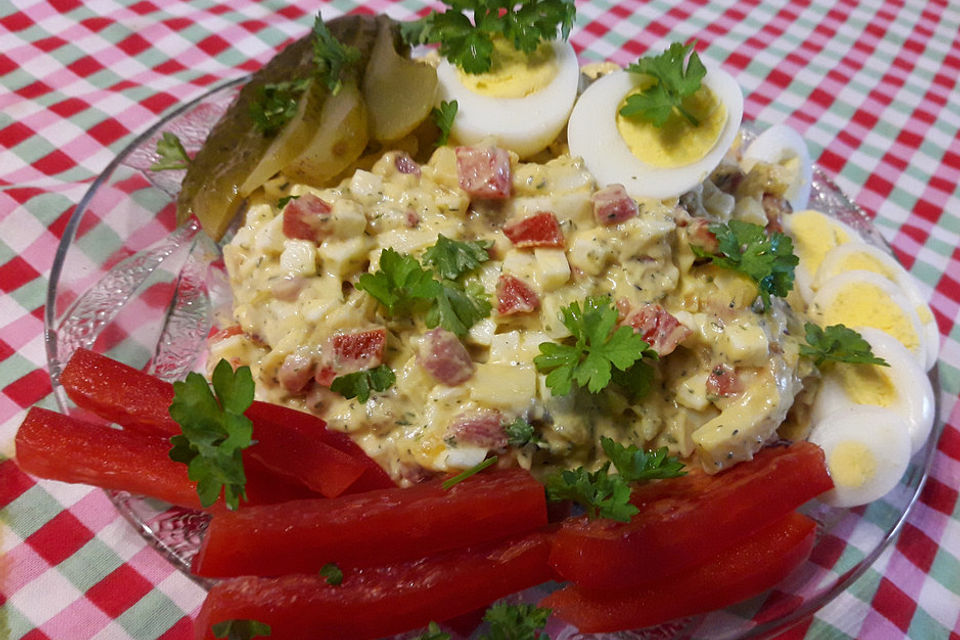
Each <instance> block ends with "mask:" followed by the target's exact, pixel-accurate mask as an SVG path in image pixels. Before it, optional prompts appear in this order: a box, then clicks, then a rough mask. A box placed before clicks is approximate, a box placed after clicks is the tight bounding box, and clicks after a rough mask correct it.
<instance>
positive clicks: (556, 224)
mask: <svg viewBox="0 0 960 640" xmlns="http://www.w3.org/2000/svg"><path fill="white" fill-rule="evenodd" d="M503 233H504V234H506V236H507V237H508V238H510V242H512V243H513V245H514V246H516V247H556V248H563V231H561V229H560V221H559V220H557V216H555V215H553V214H552V213H550V212H549V211H540V212H538V213H536V214H534V215H532V216H530V217H528V218H524V219H523V220H520V221H519V222H514V223H513V224H509V225H507V226H505V227H504V228H503Z"/></svg>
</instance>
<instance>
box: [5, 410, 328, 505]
mask: <svg viewBox="0 0 960 640" xmlns="http://www.w3.org/2000/svg"><path fill="white" fill-rule="evenodd" d="M16 447H17V458H16V459H17V464H19V465H20V468H21V469H23V470H24V471H25V472H27V473H29V474H31V475H35V476H39V477H41V478H48V479H51V480H60V481H62V482H75V483H82V484H90V485H94V486H97V487H100V488H103V489H112V490H115V491H128V492H130V493H133V494H136V495H143V496H149V497H151V498H156V499H158V500H163V501H164V502H169V503H170V504H174V505H178V506H181V507H188V508H191V509H200V508H202V507H201V505H200V498H199V497H198V495H197V484H196V483H195V482H192V481H191V480H190V479H189V478H188V477H187V466H186V465H185V464H183V463H180V462H174V461H173V460H171V459H170V456H169V455H168V452H169V451H170V442H169V441H168V440H166V439H164V438H158V437H156V436H150V435H146V434H142V433H133V432H129V431H121V430H119V429H113V428H111V427H107V426H103V425H96V424H90V423H87V422H82V421H80V420H77V419H75V418H71V417H69V416H65V415H63V414H60V413H56V412H54V411H49V410H47V409H42V408H40V407H33V408H31V409H30V410H29V411H28V412H27V417H26V418H25V419H24V421H23V424H22V425H21V426H20V429H19V430H18V431H17V435H16ZM245 462H246V461H245ZM244 467H245V473H246V476H247V484H246V489H247V501H246V502H242V503H241V505H242V506H241V508H244V507H246V505H247V504H271V503H276V502H285V501H288V500H295V499H303V498H307V497H310V496H316V494H314V493H312V492H310V491H308V490H306V489H305V488H304V487H302V486H301V485H295V484H291V483H289V482H287V481H285V480H283V479H278V478H276V477H275V476H273V475H272V474H271V473H270V472H268V471H266V470H265V469H263V468H262V467H260V466H259V465H256V464H245V465H244ZM218 504H219V503H218Z"/></svg>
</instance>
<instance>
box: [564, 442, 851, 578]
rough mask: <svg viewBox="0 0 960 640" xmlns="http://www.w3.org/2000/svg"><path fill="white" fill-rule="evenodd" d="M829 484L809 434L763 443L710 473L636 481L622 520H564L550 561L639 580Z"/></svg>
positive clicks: (703, 553) (731, 539)
mask: <svg viewBox="0 0 960 640" xmlns="http://www.w3.org/2000/svg"><path fill="white" fill-rule="evenodd" d="M832 487H833V481H832V480H831V479H830V476H829V474H828V473H827V469H826V465H825V464H824V459H823V451H822V450H821V449H820V447H818V446H817V445H815V444H812V443H810V442H799V443H796V444H794V445H792V446H790V447H767V448H765V449H763V450H761V451H760V452H759V453H757V455H756V456H755V457H754V459H753V460H751V461H749V462H741V463H740V464H738V465H737V466H735V467H733V468H732V469H730V470H728V471H724V472H722V473H720V474H717V475H715V476H709V475H706V474H704V473H700V472H693V473H690V474H689V475H686V476H683V477H681V478H674V479H670V480H664V481H660V482H653V483H649V484H646V485H642V486H640V487H637V488H635V489H634V490H633V495H632V497H631V499H630V501H631V502H632V503H633V504H634V505H636V506H637V508H639V509H640V512H639V513H638V514H636V515H635V516H634V517H633V518H632V520H631V521H630V522H629V523H620V522H614V521H613V520H603V519H598V520H588V519H587V518H586V517H582V518H576V519H571V520H567V521H566V522H564V523H563V526H562V527H561V529H560V531H558V532H557V535H556V536H555V537H554V546H553V550H552V552H551V553H550V561H551V563H552V564H553V566H554V568H555V569H556V570H557V572H558V573H559V574H560V575H561V576H563V577H564V578H565V579H567V580H570V581H571V582H574V583H576V584H578V585H581V586H583V587H586V588H591V589H621V588H629V587H634V586H639V585H642V584H644V583H645V582H649V581H650V580H651V579H658V578H660V577H662V576H665V575H668V574H669V573H671V572H675V571H678V570H681V569H683V568H684V567H688V566H691V565H694V564H696V563H698V562H701V561H703V560H705V559H707V558H709V557H711V556H713V555H714V554H716V553H717V552H718V551H720V550H722V549H724V548H726V547H729V546H730V545H732V544H734V543H736V542H737V541H739V540H741V539H743V538H744V537H745V536H747V535H749V534H751V533H753V532H754V531H756V530H757V529H759V528H760V527H762V526H763V525H765V524H769V523H770V522H773V521H774V520H776V519H778V518H781V517H783V516H784V515H786V514H787V513H789V512H791V511H793V510H794V509H796V508H797V507H799V506H800V505H801V504H803V503H804V502H806V501H808V500H810V499H812V498H814V497H816V496H818V495H819V494H821V493H823V492H824V491H827V490H829V489H831V488H832Z"/></svg>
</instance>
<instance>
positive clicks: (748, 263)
mask: <svg viewBox="0 0 960 640" xmlns="http://www.w3.org/2000/svg"><path fill="white" fill-rule="evenodd" d="M709 229H710V232H711V233H712V234H713V235H715V236H716V237H717V251H718V253H709V252H707V251H705V250H704V249H703V248H701V247H698V246H696V245H690V248H691V249H693V252H694V254H696V255H697V256H699V257H701V258H709V259H710V260H711V261H712V262H713V264H715V265H717V266H719V267H723V268H725V269H732V270H734V271H739V272H741V273H743V274H746V275H747V276H749V277H750V279H752V280H753V281H754V282H755V283H756V284H757V288H758V289H759V292H760V298H761V299H762V301H763V308H764V310H766V309H768V308H769V307H770V296H771V295H774V296H777V297H780V298H785V297H786V296H787V295H788V294H789V293H790V291H791V289H793V277H794V273H793V272H794V268H795V267H796V266H797V264H798V263H799V262H800V259H799V258H797V256H796V255H794V253H793V241H792V240H790V236H788V235H786V234H784V233H780V232H774V233H772V234H770V235H769V236H768V235H767V233H766V231H765V230H764V228H763V227H761V226H760V225H758V224H753V223H750V222H743V221H742V220H731V221H730V222H729V223H727V224H711V225H710V227H709Z"/></svg>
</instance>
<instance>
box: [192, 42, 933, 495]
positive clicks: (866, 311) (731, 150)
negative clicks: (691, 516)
mask: <svg viewBox="0 0 960 640" xmlns="http://www.w3.org/2000/svg"><path fill="white" fill-rule="evenodd" d="M681 49H682V51H686V49H683V48H681ZM665 55H666V54H665ZM684 55H686V54H685V53H684ZM491 59H492V64H491V66H490V68H489V70H488V71H486V72H484V73H482V74H465V73H464V72H463V71H462V70H460V69H458V68H457V67H455V66H453V65H451V64H449V63H446V62H440V63H439V64H438V70H437V75H438V80H439V85H438V86H439V89H438V95H437V105H438V109H439V108H440V107H443V106H445V105H449V104H451V103H452V101H456V103H457V105H458V111H457V112H456V116H455V118H454V119H453V121H452V124H451V126H450V130H449V132H448V133H449V136H450V142H449V144H441V145H440V146H438V147H437V148H436V149H435V150H434V151H432V152H431V153H426V152H425V150H424V148H423V146H422V142H423V135H422V132H420V133H414V134H411V135H410V136H407V137H406V138H404V139H402V140H400V141H398V142H397V143H396V144H395V145H393V147H392V148H391V146H390V145H385V146H382V147H380V148H377V149H374V150H373V151H372V152H371V153H370V154H368V155H365V156H364V157H362V158H360V159H358V161H357V162H355V163H354V165H353V167H352V168H351V169H350V170H348V171H346V172H344V173H342V174H341V176H340V178H338V180H336V181H327V183H325V184H316V183H310V182H309V181H308V182H302V181H299V180H295V179H291V177H290V176H286V175H284V174H282V173H281V174H280V175H278V176H276V177H274V178H273V179H271V180H268V181H266V182H265V183H264V184H263V185H262V187H260V188H259V189H258V190H257V191H256V192H254V193H253V195H252V196H251V197H250V198H249V200H248V207H247V210H246V214H245V219H244V222H243V224H242V226H240V227H239V228H238V229H237V231H236V233H235V235H234V236H233V238H232V240H230V242H229V243H228V244H227V245H226V246H225V247H224V262H225V266H226V270H227V273H228V275H229V282H230V287H231V289H232V292H233V308H232V317H231V318H230V319H229V320H227V321H225V323H229V324H235V325H238V326H239V330H238V331H231V332H223V333H221V334H219V336H218V339H217V340H216V341H214V342H213V343H212V344H211V347H210V356H211V359H210V360H211V362H212V363H213V362H217V361H219V360H220V359H221V358H226V359H228V360H229V361H230V362H232V363H233V364H235V365H240V364H244V365H249V366H250V367H251V370H252V373H253V376H254V379H255V381H256V383H257V385H256V386H257V393H258V395H259V396H260V397H261V399H264V400H268V401H271V402H275V403H280V404H285V405H287V406H291V407H294V408H297V409H300V410H303V411H308V412H311V413H314V414H316V415H318V416H320V417H322V418H323V419H324V420H325V421H326V422H327V424H328V428H331V429H336V430H340V431H344V432H347V433H349V434H350V435H351V436H352V437H353V439H354V440H355V441H356V442H357V443H358V444H360V446H361V447H363V449H364V450H365V451H366V452H367V453H368V454H369V455H370V456H372V457H373V458H374V459H376V460H377V461H378V462H379V463H380V464H381V465H382V466H383V467H384V469H386V470H387V471H388V472H389V473H390V474H391V476H392V477H393V478H395V479H396V480H398V481H400V482H401V483H407V484H410V483H415V482H419V481H420V480H422V479H424V478H427V477H430V476H432V475H434V474H438V473H444V472H450V471H458V470H462V469H467V468H470V467H472V466H474V465H477V464H478V463H480V462H481V461H483V460H485V459H486V458H488V457H489V456H490V455H491V454H495V455H497V456H498V458H499V460H500V464H501V465H511V464H513V465H519V466H522V467H524V468H527V469H531V470H532V471H533V472H534V473H536V474H538V475H544V474H547V473H549V472H551V471H553V470H555V469H557V468H573V467H577V466H584V467H586V468H588V469H597V468H599V467H600V466H602V464H603V463H604V462H605V460H606V458H605V454H604V452H603V450H602V447H601V446H600V443H601V440H602V439H603V438H610V439H612V440H615V441H616V442H619V443H622V444H624V445H636V446H637V447H640V448H645V449H651V448H659V447H667V449H668V450H669V452H670V453H671V454H672V455H676V456H679V457H680V458H682V459H684V460H686V461H687V462H688V463H689V464H696V465H699V466H701V467H702V468H703V469H704V470H705V471H707V472H708V473H716V472H718V471H722V470H723V469H726V468H728V467H730V466H732V465H734V464H736V463H738V462H740V461H744V460H749V459H751V458H752V457H753V455H754V454H755V453H756V452H757V451H758V450H759V449H761V448H762V447H764V446H765V445H767V444H769V443H771V442H774V441H777V440H778V439H780V438H789V439H796V438H806V437H808V436H809V437H810V439H812V440H814V441H815V442H818V443H820V444H821V445H822V446H824V447H825V448H829V451H828V463H829V464H830V466H831V470H832V473H834V474H835V478H836V479H838V482H837V483H838V489H837V491H838V492H839V494H840V498H838V501H837V502H838V503H842V504H845V505H846V504H852V503H855V501H856V500H857V499H859V497H862V496H876V495H882V494H883V493H885V491H887V490H889V488H890V487H892V486H893V485H891V484H890V479H891V478H894V480H893V484H896V482H897V481H898V480H899V477H900V474H902V468H901V467H905V462H903V460H906V459H907V458H909V455H910V453H911V450H916V449H917V448H919V445H920V444H921V443H922V442H923V441H924V440H925V439H926V435H927V434H928V433H929V430H930V425H931V424H932V391H930V390H929V389H927V388H924V387H923V385H922V382H921V383H918V384H919V386H918V387H917V389H914V388H913V387H909V388H905V387H902V386H901V384H900V381H901V380H902V379H903V377H904V376H905V377H908V378H916V377H919V378H920V379H922V380H926V378H925V376H918V375H917V371H918V370H919V371H922V370H923V368H922V367H923V366H924V365H926V364H927V362H926V358H927V357H928V355H929V352H930V347H929V325H928V324H924V322H923V321H922V320H921V319H920V314H922V313H923V312H924V311H926V314H927V315H925V316H924V317H925V318H931V319H932V315H930V314H929V310H928V309H927V308H926V306H925V304H924V303H923V302H922V299H919V298H918V297H917V295H915V294H914V293H911V294H910V295H909V296H908V295H907V294H901V293H900V290H901V287H902V286H903V285H902V284H898V282H900V283H902V282H906V281H908V278H906V276H904V274H905V273H906V272H903V273H900V272H899V271H896V269H894V268H893V267H890V266H889V264H888V263H887V262H886V261H884V260H883V259H881V258H876V257H863V256H860V254H856V255H848V254H844V255H841V256H839V257H833V255H834V252H836V251H838V250H839V249H840V248H841V247H843V246H847V245H848V244H853V243H854V242H855V241H857V240H859V239H860V238H859V235H858V234H857V232H856V231H855V230H854V229H852V228H850V227H848V226H846V225H844V224H843V223H840V222H839V221H836V220H834V219H833V218H830V217H828V216H825V215H824V214H821V213H819V212H816V211H812V210H808V211H801V212H799V213H792V212H793V210H794V205H797V206H798V207H806V206H807V201H808V196H809V192H810V182H811V170H810V162H809V155H808V153H807V151H806V147H805V145H803V142H802V139H800V137H799V135H798V134H796V132H793V131H792V130H790V129H787V128H786V127H783V126H781V127H778V128H773V129H771V130H770V131H768V132H766V133H765V134H764V135H761V136H760V137H759V138H757V139H756V141H755V142H753V143H752V144H751V145H749V146H747V145H744V144H742V140H743V137H742V135H741V134H740V121H741V117H742V112H743V97H742V94H741V92H740V89H739V88H738V87H737V86H736V83H735V82H734V81H733V79H732V78H731V77H730V76H729V75H728V74H726V73H725V72H723V71H722V70H720V69H717V68H713V67H709V68H707V67H704V69H703V71H704V73H705V74H706V75H705V78H706V79H705V80H704V83H703V85H702V87H701V88H700V89H698V90H697V91H696V92H695V93H693V94H691V95H690V96H688V98H687V99H686V102H684V103H683V104H684V105H685V107H684V111H683V112H684V115H685V119H681V118H673V119H672V120H670V121H669V124H668V125H667V126H665V127H662V128H654V127H653V126H652V125H650V124H649V123H643V122H639V121H635V120H631V119H630V118H629V117H628V116H629V113H630V112H631V109H634V106H635V104H632V103H631V98H632V97H633V96H636V95H638V93H642V92H643V91H644V89H645V88H649V86H650V85H649V78H647V79H644V78H643V77H642V76H641V75H639V74H637V73H631V72H628V71H613V72H610V73H602V74H600V75H601V76H602V77H599V78H598V79H596V80H595V81H594V82H593V83H592V84H590V86H589V88H587V89H586V90H585V91H584V92H583V93H582V95H580V96H579V97H578V96H577V86H578V84H579V82H580V70H579V66H578V65H577V62H576V56H575V55H574V53H573V50H572V49H571V48H570V47H569V45H568V44H565V43H555V42H550V43H546V44H543V45H540V46H539V47H538V48H536V50H535V51H533V52H532V53H527V54H524V55H522V56H521V55H519V54H518V52H516V51H513V50H512V49H511V47H510V46H508V45H507V44H506V43H504V42H503V41H501V40H497V39H494V43H493V50H492V54H491ZM691 64H692V63H691ZM697 64H699V62H697ZM641 102H642V101H641ZM641 108H646V107H641ZM687 109H689V111H687ZM624 114H627V115H626V116H625V115H624ZM655 119H656V118H654V120H655ZM564 127H566V131H565V132H564ZM791 240H792V243H791ZM754 243H760V245H762V246H763V247H764V248H762V249H761V248H756V247H755V246H754ZM764 243H765V244H764ZM760 245H756V246H760ZM751 247H753V248H751ZM794 248H795V250H796V252H795V253H796V255H794ZM846 251H847V252H848V253H849V252H850V251H852V250H850V249H848V250H846ZM751 255H752V256H754V257H756V256H762V259H763V260H765V261H767V262H768V263H769V264H768V266H769V268H770V271H769V273H768V274H766V275H762V274H761V276H756V275H751V269H750V268H749V267H746V268H740V269H737V268H731V265H732V264H733V265H734V267H735V266H736V264H735V263H736V262H737V261H738V260H750V259H751V257H750V256H751ZM863 255H864V256H866V255H867V253H864V254H863ZM870 256H873V254H870ZM867 263H869V264H867ZM893 264H894V265H895V264H896V263H895V262H894V263H893ZM865 265H866V266H865ZM794 266H796V277H797V285H798V287H797V288H798V289H799V291H792V289H793V287H792V285H793V277H794V275H793V274H794ZM823 268H828V269H829V270H830V271H829V274H828V273H827V271H824V274H823V275H822V276H821V275H820V274H819V270H822V269H823ZM851 269H852V270H851ZM864 278H867V279H869V282H870V283H871V285H870V286H873V287H875V288H876V289H877V291H879V292H882V294H883V295H882V296H881V295H880V294H878V293H876V292H874V291H873V289H870V293H869V294H868V295H867V297H866V299H864V300H860V299H859V298H857V299H856V300H853V298H851V296H856V295H860V293H861V292H862V291H864V290H865V286H866V285H864V284H863V283H864V282H867V280H864ZM898 278H899V280H898ZM848 281H849V282H852V283H855V284H851V285H850V286H847V284H845V283H847V282H848ZM838 283H839V284H838ZM911 291H912V290H911ZM868 299H869V300H872V301H873V302H872V303H868V302H869V301H868ZM878 301H879V302H878ZM878 305H879V306H878ZM881 308H883V312H881ZM851 314H852V315H851ZM838 324H845V325H846V326H849V327H860V326H861V325H869V326H872V327H877V329H879V330H880V331H876V333H877V334H880V335H879V336H877V335H874V334H873V333H871V330H870V329H864V330H863V331H864V333H863V335H864V336H865V337H867V342H864V343H863V344H864V345H865V348H866V349H867V351H868V352H869V348H870V347H872V348H873V349H874V350H875V352H876V353H880V354H882V357H883V358H884V359H885V360H887V361H889V362H890V363H891V364H894V365H895V366H894V367H893V368H892V369H889V370H888V369H887V368H886V367H882V366H880V365H879V364H867V365H859V364H843V365H840V364H836V365H834V366H830V365H829V364H826V365H823V364H822V363H821V362H820V361H819V360H816V361H815V360H814V359H813V358H812V357H809V356H810V351H809V349H810V346H809V344H807V343H808V342H809V340H810V335H811V333H810V331H811V329H810V328H811V327H816V326H817V325H819V326H820V327H822V328H823V329H827V330H829V329H828V327H830V326H831V325H838ZM599 327H602V329H601V328H599ZM934 328H935V325H934ZM805 332H806V336H805ZM883 332H886V333H883ZM887 334H892V337H891V336H888V335H887ZM630 335H639V336H640V337H642V342H641V344H643V345H645V347H644V350H641V351H640V352H637V353H634V354H633V356H632V357H631V359H629V360H622V358H623V355H622V354H620V353H618V352H617V351H616V348H615V347H614V346H611V345H613V344H614V342H616V341H621V342H622V341H624V340H628V338H627V336H630ZM618 336H619V337H618ZM614 338H616V340H614ZM888 338H889V340H888ZM857 339H858V340H861V341H862V339H861V338H859V336H858V337H857ZM605 340H607V341H609V342H604V341H605ZM805 340H806V342H805ZM891 341H892V342H893V343H894V344H893V345H892V346H891V344H890V342H891ZM571 353H574V354H578V355H574V356H571V355H570V354H571ZM585 354H586V355H585ZM904 354H906V355H904ZM584 356H585V358H586V359H585V360H584V359H582V358H584ZM935 356H936V352H935V349H934V351H933V354H932V357H933V358H934V359H935ZM564 358H567V360H564ZM570 358H573V360H570ZM577 358H581V360H577ZM571 363H572V364H571ZM911 367H912V368H911ZM598 372H599V373H598ZM821 388H823V389H824V391H823V392H821V393H820V394H819V397H818V393H817V392H818V390H819V389H821ZM864 407H869V410H870V411H874V412H882V413H883V414H884V415H885V416H887V415H888V414H891V415H893V416H904V417H906V416H909V420H910V421H911V422H910V424H911V426H910V428H909V430H905V429H903V428H900V429H899V431H897V432H896V433H893V434H891V435H889V437H888V436H884V438H882V439H875V438H873V437H872V436H870V435H867V436H863V437H853V436H851V435H850V434H851V433H857V428H856V427H855V426H851V424H852V423H854V422H856V418H855V417H853V416H854V415H855V414H856V412H857V410H859V409H862V408H864ZM848 414H849V415H848ZM841 416H842V419H840V417H841ZM898 420H899V418H891V417H885V418H884V419H883V421H882V422H883V424H884V425H887V426H886V427H884V428H887V427H889V426H890V425H893V424H897V423H898ZM834 422H836V423H837V424H838V425H841V426H842V429H843V430H842V431H838V429H840V428H841V427H839V426H838V427H837V429H834V428H833V427H832V424H833V423H834ZM890 429H892V427H890V428H889V429H887V430H888V431H889V430H890ZM877 443H891V444H889V446H888V449H890V450H888V449H877V447H879V446H881V444H877ZM904 443H906V446H905V449H904ZM901 449H904V450H901ZM890 461H893V462H890ZM898 469H899V471H897V470H898ZM840 479H842V480H843V481H842V482H840ZM844 487H848V488H849V487H852V489H850V491H853V494H851V495H852V496H853V497H851V496H850V495H848V493H849V492H848V489H846V488H844ZM878 492H879V493H878ZM871 499H873V498H871ZM851 501H853V502H851Z"/></svg>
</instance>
